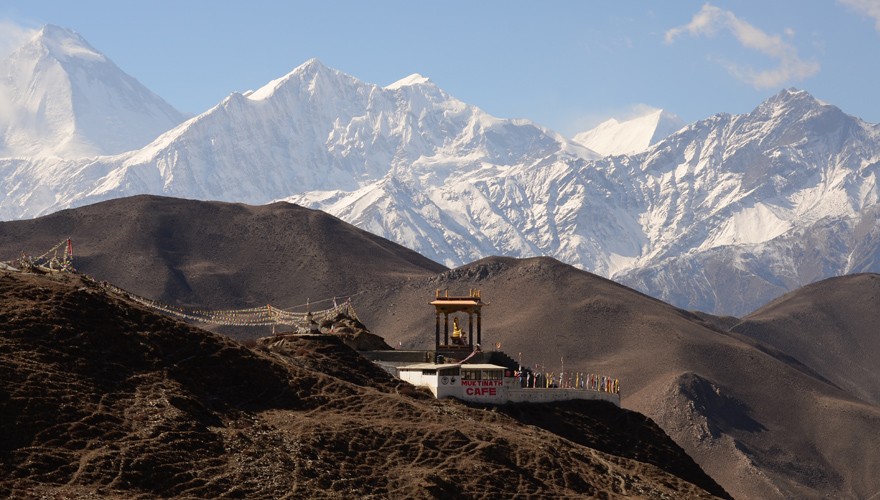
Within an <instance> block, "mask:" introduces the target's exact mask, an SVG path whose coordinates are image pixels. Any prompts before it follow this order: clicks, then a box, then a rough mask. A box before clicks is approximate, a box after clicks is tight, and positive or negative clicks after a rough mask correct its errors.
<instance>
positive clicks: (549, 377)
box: [514, 370, 620, 394]
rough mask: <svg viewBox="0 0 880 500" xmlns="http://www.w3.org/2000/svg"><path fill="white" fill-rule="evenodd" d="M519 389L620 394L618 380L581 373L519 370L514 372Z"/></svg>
mask: <svg viewBox="0 0 880 500" xmlns="http://www.w3.org/2000/svg"><path fill="white" fill-rule="evenodd" d="M514 376H515V377H516V378H517V379H518V380H519V381H520V385H521V387H524V388H533V389H585V390H591V391H600V392H608V393H611V394H620V380H618V379H616V378H612V377H609V376H606V375H597V374H595V373H582V372H560V373H553V372H541V371H537V370H534V371H533V370H520V371H517V372H514Z"/></svg>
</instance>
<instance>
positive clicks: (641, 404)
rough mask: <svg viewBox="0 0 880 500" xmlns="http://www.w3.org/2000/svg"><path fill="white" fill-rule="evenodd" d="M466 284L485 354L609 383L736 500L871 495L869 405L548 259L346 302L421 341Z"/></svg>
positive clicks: (491, 262)
mask: <svg viewBox="0 0 880 500" xmlns="http://www.w3.org/2000/svg"><path fill="white" fill-rule="evenodd" d="M473 288H476V289H480V290H481V292H482V296H483V298H484V300H485V301H487V302H488V305H487V306H485V307H484V308H483V340H484V342H483V346H484V348H485V349H492V348H493V347H494V346H495V344H496V343H499V342H500V343H501V346H502V349H503V350H504V351H505V352H507V353H508V354H510V355H512V356H513V357H514V358H518V357H519V354H520V353H522V362H523V364H524V365H526V366H530V367H534V366H535V365H539V366H540V367H541V368H542V369H545V370H547V371H552V372H559V371H561V370H562V368H563V367H562V365H563V363H564V365H565V370H567V371H583V372H590V373H600V374H608V375H612V376H615V377H619V378H620V381H621V391H622V404H623V405H624V406H625V407H627V408H633V409H636V410H637V411H640V412H642V413H644V414H646V415H648V416H650V417H651V418H652V419H654V420H655V421H657V422H658V423H659V424H660V425H661V426H662V427H663V428H664V429H665V430H666V431H667V432H668V433H670V435H671V436H672V437H673V438H674V439H676V441H677V442H678V443H679V444H681V445H682V446H683V447H684V448H685V449H686V450H687V452H688V453H689V454H690V455H691V456H694V457H695V458H696V459H697V461H698V462H699V463H700V464H701V466H702V467H703V468H704V469H705V470H706V471H707V472H708V473H709V474H710V475H712V477H714V478H715V479H716V480H718V481H719V483H721V485H722V486H724V488H725V489H727V490H728V491H729V492H730V493H731V494H733V496H734V497H736V498H809V497H821V496H829V497H837V498H864V497H870V496H871V495H872V494H874V493H875V492H876V491H878V490H880V478H878V477H877V476H876V475H875V474H874V473H873V472H872V471H873V470H877V469H876V468H877V467H880V452H878V450H880V448H878V446H880V436H878V435H877V433H876V432H874V429H876V426H877V425H878V424H880V408H878V407H877V406H875V405H870V404H866V403H864V402H861V401H859V400H857V399H856V398H854V397H853V396H852V395H851V394H849V393H847V392H846V391H844V390H841V389H839V388H837V387H835V386H834V385H833V384H829V383H827V381H824V380H823V379H822V378H821V377H817V376H815V375H814V374H811V373H810V372H809V370H805V369H803V367H801V366H799V365H797V363H793V362H792V360H790V359H787V358H786V357H785V356H783V355H781V354H780V353H778V352H773V350H772V349H769V348H764V349H761V348H759V347H760V346H758V345H757V343H756V342H755V341H752V340H749V339H745V338H743V337H741V336H739V335H736V334H728V333H725V332H723V331H722V330H721V329H719V328H718V324H719V320H718V319H717V318H707V317H706V316H705V315H697V314H692V313H690V312H687V311H682V310H679V309H676V308H674V307H672V306H669V305H667V304H665V303H663V302H660V301H658V300H655V299H652V298H650V297H647V296H645V295H642V294H639V293H637V292H635V291H633V290H630V289H628V288H626V287H623V286H621V285H618V284H616V283H614V282H611V281H609V280H606V279H603V278H600V277H597V276H595V275H592V274H590V273H586V272H583V271H580V270H577V269H575V268H572V267H571V266H568V265H565V264H562V263H560V262H558V261H555V260H552V259H548V258H534V259H524V260H518V259H509V258H489V259H483V260H481V261H478V262H475V263H473V264H470V265H467V266H463V267H461V268H457V269H453V270H450V271H448V272H445V273H442V274H440V275H438V276H435V277H433V278H430V279H425V280H421V281H410V282H408V283H406V284H402V285H400V286H399V287H396V288H391V289H388V290H386V291H385V293H384V294H383V295H376V294H374V295H371V296H368V297H359V303H360V304H361V310H363V311H370V313H369V316H368V319H367V320H366V321H367V322H368V323H369V324H371V325H373V328H374V331H376V332H379V333H380V334H381V335H382V336H384V337H385V338H386V340H388V341H389V343H391V344H392V345H395V344H396V342H402V343H403V345H404V346H412V347H425V346H429V345H431V343H432V342H433V329H434V319H433V308H431V307H430V306H428V305H427V302H429V301H430V300H431V299H432V298H433V296H434V293H435V290H437V289H440V290H444V291H445V290H446V289H449V290H450V292H451V293H453V294H454V293H459V294H461V293H467V291H468V290H469V289H473ZM362 315H364V316H367V315H368V314H367V313H366V312H364V313H363V314H362ZM721 323H723V322H721Z"/></svg>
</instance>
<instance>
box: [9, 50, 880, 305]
mask: <svg viewBox="0 0 880 500" xmlns="http://www.w3.org/2000/svg"><path fill="white" fill-rule="evenodd" d="M55 35H57V37H60V38H62V39H64V37H68V39H69V40H68V41H66V42H65V41H64V40H60V46H66V47H71V48H70V49H65V50H66V51H56V52H61V53H62V55H63V54H66V57H70V58H71V59H77V60H79V59H83V60H82V61H78V62H77V63H76V64H73V63H72V62H70V61H68V63H69V64H68V66H57V67H60V68H62V69H63V68H65V67H74V66H75V67H81V66H82V65H83V64H85V62H87V61H92V62H100V61H106V58H103V56H101V55H100V54H99V53H98V52H97V51H95V50H94V49H91V48H90V47H88V46H87V44H85V42H84V41H81V39H79V37H78V36H75V34H72V33H61V34H57V33H56V34H55ZM25 54H26V52H22V51H19V52H18V53H17V55H16V56H15V57H14V58H13V60H14V61H16V62H15V64H11V63H7V67H20V66H22V64H24V63H25V61H26V59H27V58H26V57H25ZM34 54H36V55H34V57H37V58H39V57H42V56H40V55H39V54H44V53H43V52H39V51H37V52H35V53H34ZM54 60H59V56H57V54H56V56H55V59H54ZM84 61H85V62H84ZM53 64H54V63H53ZM16 65H18V66H16ZM113 68H115V66H114V67H113ZM60 80H63V78H60V77H59V81H60ZM74 80H75V79H74ZM41 81H43V80H41ZM77 81H79V80H77ZM95 85H96V86H97V88H103V87H102V86H106V85H109V84H107V83H106V82H96V83H95ZM114 85H115V84H114ZM61 88H62V89H63V88H66V87H64V86H62V87H61ZM70 88H73V87H70ZM113 88H115V89H127V90H130V91H131V93H130V94H127V97H120V98H119V99H116V100H111V101H108V102H106V103H105V104H106V106H105V109H104V111H105V112H107V113H113V112H114V110H118V109H119V108H120V104H119V103H124V102H128V101H129V100H131V101H138V100H139V99H143V98H144V97H143V96H142V95H141V93H140V91H139V90H138V89H137V88H134V87H131V88H128V87H125V86H124V85H115V86H114V87H113ZM121 91H122V90H120V92H121ZM122 107H123V108H124V107H125V106H122ZM72 109H73V111H72V112H73V113H74V115H73V119H74V120H79V116H78V115H77V114H76V109H75V108H72ZM126 109H128V108H126ZM65 112H66V113H70V112H71V111H69V110H68V111H65ZM127 112H128V111H126V110H121V111H119V116H125V113H127ZM147 114H148V115H149V113H147ZM68 118H69V117H68ZM642 118H644V119H643V120H641V121H639V120H636V121H632V122H631V123H624V125H626V126H623V127H612V128H608V127H605V134H606V135H604V136H603V134H602V133H601V132H602V130H601V129H602V128H601V127H599V128H597V129H594V133H593V134H592V135H591V138H590V140H592V141H594V142H592V143H591V142H589V141H583V143H579V142H578V141H575V140H569V139H566V138H565V137H563V136H561V135H559V134H557V133H555V132H553V131H551V130H548V129H545V128H543V127H540V126H538V125H536V124H534V123H531V122H528V121H525V120H507V119H500V118H496V117H493V116H490V115H488V114H486V113H485V112H483V111H482V110H480V109H479V108H477V107H474V106H471V105H468V104H465V103H463V102H461V101H459V100H457V99H455V98H453V97H451V96H449V95H448V94H446V93H445V92H444V91H443V90H441V89H440V88H439V87H437V86H436V84H434V83H433V82H431V80H430V79H428V78H426V77H424V76H422V75H418V74H415V75H411V76H409V77H406V78H403V79H401V80H399V81H397V82H395V83H392V84H390V85H387V86H385V87H381V86H378V85H374V84H369V83H364V82H361V81H360V80H358V79H356V78H354V77H352V76H350V75H346V74H344V73H342V72H339V71H336V70H333V69H330V68H328V67H326V66H324V65H323V64H321V63H320V62H319V61H317V60H310V61H308V62H306V63H305V64H303V65H301V66H300V67H298V68H296V69H294V70H293V71H292V72H290V73H288V74H287V75H284V76H283V77H281V78H278V79H276V80H273V81H272V82H269V83H268V84H266V85H265V86H263V87H262V88H259V89H257V90H255V91H252V92H246V93H243V94H242V93H233V94H231V95H230V96H228V97H227V98H226V99H224V100H223V101H222V102H220V103H219V104H217V105H216V106H214V107H213V108H211V109H209V110H207V111H205V112H204V113H202V114H200V115H198V116H196V117H193V118H191V119H189V120H186V121H184V122H182V123H180V124H179V125H177V126H173V125H169V126H168V127H167V129H166V131H165V132H164V133H162V134H161V135H159V136H158V137H156V138H155V139H154V140H152V142H150V143H149V144H146V145H145V146H143V147H140V146H137V147H135V148H133V149H131V150H129V151H124V152H117V154H112V155H104V156H95V157H90V158H79V157H76V156H75V155H69V154H64V155H62V154H60V153H63V152H64V147H60V148H59V147H56V146H57V144H60V142H58V140H59V138H62V135H63V134H60V133H56V134H54V135H51V134H50V137H49V139H48V140H49V142H47V143H46V151H47V152H48V153H50V154H36V153H35V154H33V155H25V154H16V155H11V154H5V155H4V156H6V158H3V159H0V179H2V181H0V182H3V188H4V189H3V190H2V191H0V218H3V219H14V218H22V217H33V216H37V215H42V214H46V213H50V212H53V211H56V210H60V209H63V208H67V207H74V206H80V205H84V204H88V203H93V202H96V201H100V200H105V199H109V198H117V197H122V196H128V195H134V194H142V193H150V194H162V195H168V196H176V197H182V198H193V199H212V200H225V201H236V202H246V203H251V204H260V203H267V202H271V201H275V200H279V199H283V200H287V201H291V202H295V203H299V204H302V205H305V206H309V207H312V208H318V209H321V210H324V211H327V212H329V213H331V214H333V215H336V216H338V217H340V218H342V219H343V220H346V221H348V222H351V223H353V224H355V225H357V226H359V227H361V228H363V229H366V230H368V231H371V232H373V233H376V234H378V235H380V236H383V237H386V238H389V239H391V240H393V241H396V242H398V243H401V244H403V245H405V246H407V247H410V248H412V249H414V250H416V251H418V252H420V253H422V254H424V255H426V256H428V257H430V258H432V259H435V260H437V261H439V262H443V263H445V264H447V265H450V266H454V265H459V264H463V263H466V262H469V261H473V260H476V259H478V258H481V257H484V256H487V255H496V254H501V255H511V256H519V257H525V256H533V255H549V256H553V257H556V258H558V259H559V260H562V261H564V262H568V263H570V264H573V265H575V266H578V267H581V268H583V269H586V270H589V271H592V272H596V273H598V274H601V275H604V276H608V277H612V278H614V279H616V280H618V281H620V282H622V283H625V284H628V285H631V286H634V287H635V288H637V289H640V290H642V291H644V292H646V293H649V294H651V295H654V296H656V297H659V298H662V299H664V300H667V301H669V302H671V303H673V304H676V305H680V306H683V307H688V308H693V309H701V310H705V311H708V312H716V313H728V314H742V313H745V312H748V311H749V310H750V309H751V308H753V307H756V306H757V305H760V304H763V303H765V302H766V301H767V300H769V299H771V298H773V297H774V296H776V295H778V294H779V293H782V292H784V291H786V290H788V289H791V288H793V287H796V286H800V285H803V284H806V283H808V282H810V281H814V280H816V279H821V278H823V277H827V276H831V275H836V274H842V273H846V272H856V271H865V270H874V271H878V270H880V267H878V266H880V259H878V258H877V257H878V255H880V250H878V249H880V242H878V232H880V231H878V228H877V217H876V214H877V206H878V189H877V182H876V179H877V170H878V168H880V130H878V126H877V125H874V124H868V123H865V122H863V121H861V120H859V119H857V118H854V117H851V116H848V115H846V114H845V113H843V112H842V111H841V110H839V109H838V108H836V107H834V106H831V105H828V104H826V103H822V102H820V101H818V100H817V99H815V98H813V97H812V96H811V95H809V94H808V93H807V92H804V91H798V90H793V89H789V90H783V91H781V92H779V93H778V94H776V95H775V96H772V97H771V98H769V99H768V100H767V101H765V102H764V103H762V104H760V105H759V106H758V107H757V108H756V109H755V110H754V111H753V112H751V113H748V114H743V115H728V114H719V115H715V116H712V117H709V118H707V119H705V120H701V121H698V122H696V123H693V124H690V125H687V126H685V127H680V128H679V129H678V130H677V131H675V132H674V133H671V134H670V135H668V136H665V137H663V136H664V135H665V134H666V132H665V131H663V130H661V128H662V127H660V126H659V124H660V123H661V121H663V113H662V112H657V113H655V114H653V115H649V116H648V117H647V118H646V117H642ZM67 121H68V122H69V120H67ZM171 121H172V122H173V120H171ZM618 125H622V124H618ZM16 126H20V125H16ZM172 127H173V128H172ZM10 130H12V131H13V132H14V127H13V128H10V129H8V130H7V133H6V134H5V135H4V137H3V139H4V141H5V142H4V144H5V145H6V147H7V151H8V148H9V147H10V146H9V145H10V144H13V145H14V144H15V141H14V140H11V139H10V138H13V137H14V135H15V134H13V133H10ZM626 130H628V131H629V132H625V133H624V132H621V131H626ZM637 132H638V133H637ZM621 134H622V135H621ZM100 136H101V134H100V133H97V132H96V134H95V135H94V137H100ZM620 137H627V138H628V139H627V141H621V140H618V139H619V138H620ZM633 138H637V139H638V140H634V139H633ZM581 139H582V140H584V137H583V136H582V137H581ZM53 141H54V142H53ZM74 142H75V141H74ZM584 144H587V145H589V144H593V145H594V146H595V147H596V148H597V149H600V150H603V148H604V147H603V146H599V145H600V144H604V145H605V146H608V145H621V144H628V146H627V147H634V148H636V149H638V148H641V151H640V152H638V153H634V154H616V153H615V154H614V155H608V156H604V157H602V156H600V155H599V154H597V153H596V152H594V151H592V150H591V149H590V148H589V147H586V146H585V145H584ZM642 144H644V146H642ZM615 147H617V146H615ZM13 149H14V148H13ZM108 151H111V150H109V149H108ZM44 153H45V152H44Z"/></svg>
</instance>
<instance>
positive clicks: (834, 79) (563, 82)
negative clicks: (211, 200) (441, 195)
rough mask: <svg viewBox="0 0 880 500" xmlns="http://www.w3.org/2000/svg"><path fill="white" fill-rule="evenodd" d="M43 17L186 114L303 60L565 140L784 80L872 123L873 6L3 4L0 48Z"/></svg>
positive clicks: (824, 0) (757, 98) (699, 107)
mask: <svg viewBox="0 0 880 500" xmlns="http://www.w3.org/2000/svg"><path fill="white" fill-rule="evenodd" d="M47 23H51V24H56V25H59V26H64V27H66V28H70V29H72V30H74V31H77V32H78V33H80V34H81V35H82V36H83V37H84V38H85V39H86V40H88V41H89V43H90V44H91V45H92V46H94V47H95V48H96V49H98V50H99V51H101V52H103V53H104V54H106V55H107V56H108V57H110V59H112V60H113V61H114V62H115V63H116V64H117V65H118V66H119V67H120V68H122V69H123V70H124V71H125V72H127V73H129V74H130V75H132V76H133V77H135V78H137V79H138V80H139V81H140V82H141V83H143V84H144V85H146V86H147V87H149V88H150V89H151V90H153V91H154V92H156V93H157V94H159V95H160V96H162V97H163V98H165V99H166V100H167V101H168V102H170V103H171V104H172V105H173V106H175V107H177V108H178V109H180V110H181V111H184V112H187V113H192V114H195V113H200V112H202V111H205V110H207V109H208V108H210V107H211V106H213V105H214V104H217V103H218V102H219V101H220V100H221V99H223V98H224V97H225V96H226V95H228V94H229V93H231V92H233V91H245V90H248V89H256V88H258V87H260V86H262V85H263V84H265V83H267V82H269V81H270V80H272V79H275V78H277V77H279V76H282V75H284V74H286V73H288V72H290V71H291V70H292V69H293V68H295V67H296V66H298V65H300V64H302V63H303V62H305V61H306V60H308V59H310V58H312V57H317V58H318V59H320V60H321V61H322V62H324V63H325V64H326V65H328V66H330V67H333V68H335V69H338V70H340V71H343V72H345V73H348V74H350V75H353V76H355V77H357V78H359V79H361V80H363V81H366V82H370V83H376V84H380V85H387V84H389V83H392V82H394V81H396V80H398V79H400V78H403V77H404V76H407V75H409V74H411V73H421V74H423V75H425V76H427V77H429V78H431V80H433V81H434V82H435V83H437V84H438V85H439V86H440V87H441V88H443V89H444V90H446V91H447V92H448V93H450V94H451V95H453V96H455V97H457V98H459V99H461V100H463V101H465V102H467V103H469V104H474V105H477V106H479V107H481V108H482V109H484V110H485V111H487V112H489V113H491V114H493V115H495V116H498V117H502V118H528V119H531V120H533V121H535V122H537V123H539V124H541V125H544V126H547V127H549V128H552V129H554V130H557V131H559V132H561V133H564V134H570V135H571V134H574V133H576V132H579V131H582V130H586V129H588V128H590V127H591V126H594V125H595V124H597V123H598V122H599V121H601V120H602V119H605V118H608V117H611V116H615V117H620V118H625V117H626V116H627V115H631V114H632V113H633V112H634V111H636V110H638V109H641V108H643V107H645V106H649V107H654V108H663V109H666V110H669V111H671V112H673V113H676V114H678V115H679V116H681V117H682V118H683V119H685V120H686V121H688V122H692V121H695V120H699V119H702V118H706V117H708V116H711V115H713V114H715V113H719V112H727V113H745V112H749V111H751V110H752V109H753V108H754V107H755V106H757V105H758V104H759V103H760V102H761V101H763V100H764V99H766V98H767V97H769V96H771V95H773V94H775V93H776V92H778V91H779V90H780V89H782V88H787V87H797V88H800V89H805V90H807V91H809V92H810V93H812V94H813V95H814V96H816V97H817V98H819V99H822V100H824V101H826V102H829V103H831V104H834V105H836V106H838V107H840V108H842V109H843V110H844V111H845V112H847V113H849V114H852V115H855V116H859V117H861V118H863V119H865V120H867V121H869V122H874V123H877V122H880V99H878V83H880V0H812V1H810V2H804V1H803V0H767V1H764V2H756V1H751V0H749V1H746V0H739V1H737V0H727V1H721V0H719V1H714V2H709V3H705V2H700V1H675V2H657V1H647V0H646V1H626V0H619V1H606V2H600V1H565V0H557V1H549V2H547V1H541V2H538V1H529V2H526V1H517V0H505V1H494V0H481V1H479V2H473V1H458V0H447V1H442V2H440V1H437V2H419V1H325V2H315V1H311V2H298V1H263V0H250V1H248V2H232V1H224V0H211V1H205V0H186V1H179V0H178V1H167V0H151V1H149V2H134V1H132V2H129V1H118V0H113V1H98V0H84V1H79V2H72V1H70V0H53V1H48V0H47V1H41V0H26V1H16V0H13V1H7V2H4V3H3V4H2V6H0V52H2V51H4V50H8V49H9V47H11V46H13V45H14V44H15V43H16V41H17V40H19V39H20V37H21V36H22V35H25V34H26V30H27V29H33V28H39V27H40V26H42V25H43V24H47Z"/></svg>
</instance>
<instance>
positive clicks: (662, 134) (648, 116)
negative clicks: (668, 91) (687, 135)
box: [573, 109, 685, 156]
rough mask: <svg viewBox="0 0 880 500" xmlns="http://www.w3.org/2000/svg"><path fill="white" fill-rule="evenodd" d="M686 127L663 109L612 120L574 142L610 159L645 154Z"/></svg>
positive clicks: (576, 138) (578, 135)
mask: <svg viewBox="0 0 880 500" xmlns="http://www.w3.org/2000/svg"><path fill="white" fill-rule="evenodd" d="M684 126H685V123H684V121H682V119H681V118H679V117H678V116H676V115H674V114H672V113H669V112H667V111H664V110H662V109H654V110H650V111H649V112H647V113H644V114H642V115H640V116H637V117H636V118H631V119H628V120H625V121H618V120H616V119H614V118H611V119H609V120H606V121H604V122H602V123H600V124H599V125H598V126H597V127H596V128H593V129H591V130H588V131H586V132H581V133H580V134H577V135H576V136H574V138H573V140H574V142H577V143H579V144H582V145H584V146H586V147H588V148H590V149H592V150H593V151H595V152H597V153H599V154H602V155H606V156H607V155H621V154H634V153H638V152H641V151H644V150H645V149H647V148H648V147H649V146H651V145H653V144H656V143H657V142H659V141H661V140H663V139H664V138H666V137H667V136H669V135H670V134H672V133H674V132H676V131H678V130H679V129H681V128H682V127H684Z"/></svg>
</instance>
